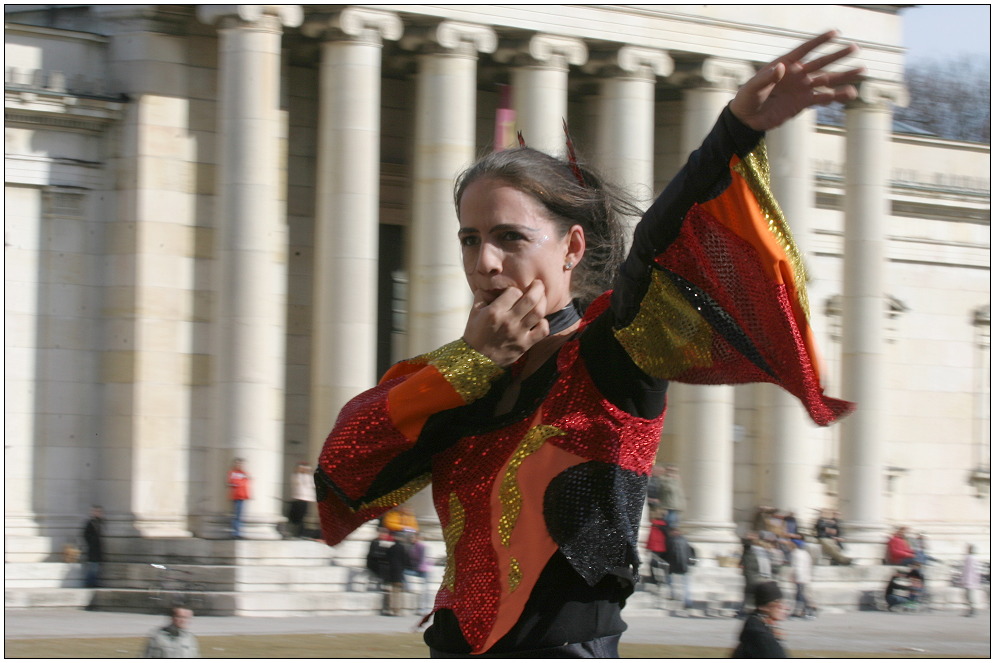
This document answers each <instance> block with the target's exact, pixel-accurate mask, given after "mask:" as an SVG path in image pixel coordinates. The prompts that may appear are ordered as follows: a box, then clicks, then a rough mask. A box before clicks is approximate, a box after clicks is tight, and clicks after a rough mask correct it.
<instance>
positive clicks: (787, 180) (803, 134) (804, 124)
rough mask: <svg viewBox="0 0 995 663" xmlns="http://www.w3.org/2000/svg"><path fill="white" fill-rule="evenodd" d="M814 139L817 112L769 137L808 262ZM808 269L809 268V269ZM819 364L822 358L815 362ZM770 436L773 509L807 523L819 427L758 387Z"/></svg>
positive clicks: (774, 179) (793, 403) (785, 396)
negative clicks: (786, 512) (806, 251)
mask: <svg viewBox="0 0 995 663" xmlns="http://www.w3.org/2000/svg"><path fill="white" fill-rule="evenodd" d="M814 136H815V111H814V110H807V111H803V112H802V113H801V114H799V115H797V116H796V117H795V118H794V119H792V120H790V121H788V122H787V123H786V124H784V125H782V126H781V127H778V128H777V129H775V130H773V131H771V132H769V133H768V135H767V155H768V159H769V163H770V170H771V189H772V190H773V193H774V196H775V197H776V198H777V201H778V203H779V204H780V205H781V210H782V211H783V212H784V216H785V218H786V219H787V220H788V224H789V226H790V227H791V233H792V235H793V236H794V239H795V244H796V245H797V246H798V250H799V252H800V253H801V256H802V260H803V261H805V249H806V247H807V246H808V245H809V235H810V233H811V218H812V211H813V208H814V207H815V180H814V173H813V169H812V154H811V151H810V146H811V144H812V139H813V137H814ZM806 266H808V265H806ZM816 360H818V358H816ZM756 389H757V390H758V391H759V392H760V398H759V399H758V400H759V402H760V403H761V404H762V407H763V409H764V411H763V417H762V418H763V420H764V422H765V428H766V431H764V432H763V433H762V434H761V436H760V438H761V439H764V440H768V441H769V444H770V470H771V471H770V473H769V475H767V481H768V485H769V486H770V488H769V497H768V496H766V495H765V496H763V497H768V498H769V500H770V502H769V503H770V504H772V505H774V506H776V507H779V508H782V509H789V510H793V511H794V512H795V516H796V517H797V518H799V519H802V520H806V521H807V519H808V516H809V514H810V513H811V512H810V511H809V510H808V508H809V507H816V506H818V505H817V504H816V503H815V500H816V498H817V496H816V494H815V493H814V491H813V487H815V486H818V485H820V484H818V483H817V481H816V469H815V468H816V467H817V466H818V465H819V457H818V452H819V449H818V447H817V446H816V444H815V439H814V435H813V434H814V431H815V430H816V428H817V426H816V425H815V424H814V423H813V422H812V420H811V419H810V418H809V416H808V414H807V413H806V412H805V408H804V407H803V406H802V404H801V402H799V400H798V399H797V398H795V397H794V396H792V395H791V394H789V393H788V392H786V391H784V390H783V389H780V388H778V387H775V386H774V385H766V384H763V385H757V386H756Z"/></svg>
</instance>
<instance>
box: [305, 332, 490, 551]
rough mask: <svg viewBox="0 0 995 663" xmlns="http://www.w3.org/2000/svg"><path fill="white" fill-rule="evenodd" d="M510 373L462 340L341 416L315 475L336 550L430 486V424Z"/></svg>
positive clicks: (400, 368) (388, 379) (398, 371)
mask: <svg viewBox="0 0 995 663" xmlns="http://www.w3.org/2000/svg"><path fill="white" fill-rule="evenodd" d="M503 374H504V369H502V368H501V367H500V366H498V365H497V364H495V363H494V362H493V361H491V360H490V359H488V358H487V357H485V356H484V355H482V354H481V353H479V352H477V351H476V350H474V349H472V348H471V347H469V346H468V345H467V344H466V343H465V342H464V341H462V340H460V341H454V342H452V343H450V344H448V345H446V346H443V347H442V348H439V349H438V350H435V351H433V352H430V353H428V354H424V355H421V356H419V357H416V358H414V359H410V360H407V361H403V362H400V363H399V364H397V365H395V366H394V367H393V368H391V370H390V371H388V372H387V374H386V375H385V376H384V377H383V379H382V380H381V381H380V384H379V385H377V386H376V387H374V388H373V389H370V390H368V391H366V392H364V393H362V394H360V395H359V396H357V397H355V398H354V399H352V400H351V401H350V402H349V403H348V404H346V406H345V407H343V408H342V411H341V412H340V413H339V417H338V420H337V421H336V423H335V427H334V428H333V429H332V432H331V434H330V435H329V436H328V439H327V440H326V441H325V446H324V448H323V449H322V452H321V456H320V457H319V459H318V469H317V471H316V472H315V485H316V488H317V497H318V511H319V514H320V515H321V525H322V532H323V534H324V537H325V541H326V542H327V543H328V544H329V545H335V544H336V543H338V542H339V541H341V540H342V539H344V538H345V537H346V536H347V535H348V534H349V533H350V532H352V531H353V530H355V529H356V528H357V527H359V526H360V525H361V524H363V523H364V522H366V521H367V520H370V519H373V518H376V517H378V516H380V515H382V514H383V513H384V512H386V511H388V510H389V509H391V508H393V507H395V506H397V505H399V504H401V503H403V502H405V501H406V500H407V499H409V498H410V497H411V496H412V495H414V494H415V493H416V492H418V491H419V490H421V489H422V488H424V487H425V486H426V485H427V484H428V483H429V481H430V479H431V476H430V465H431V453H432V446H431V444H429V443H427V442H428V441H426V440H422V439H421V438H422V437H423V435H422V434H423V432H424V430H425V428H426V423H427V422H428V421H429V420H430V419H431V418H432V417H433V416H434V415H437V414H439V413H442V412H445V411H447V410H452V409H454V408H458V407H461V406H464V405H468V404H470V403H472V402H474V401H476V400H478V399H479V398H481V397H482V396H484V395H485V394H486V393H487V392H488V391H489V390H490V388H491V385H492V384H493V383H494V381H495V380H497V379H498V378H499V377H501V376H502V375H503Z"/></svg>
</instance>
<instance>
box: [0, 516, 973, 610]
mask: <svg viewBox="0 0 995 663" xmlns="http://www.w3.org/2000/svg"><path fill="white" fill-rule="evenodd" d="M370 535H372V533H370ZM360 536H362V531H361V534H360ZM6 544H7V553H8V554H7V561H6V562H5V564H4V606H5V607H7V608H57V607H88V608H89V609H95V610H106V611H118V612H142V613H150V612H160V611H164V610H165V609H166V607H167V605H168V603H169V602H170V601H171V600H173V599H175V598H176V594H172V593H167V595H165V596H163V595H161V593H160V595H159V598H158V599H157V598H156V593H157V592H156V587H157V585H160V584H161V583H162V581H163V577H164V576H167V575H168V577H169V578H172V582H169V583H167V589H169V590H175V591H176V592H177V593H182V594H184V596H183V599H184V601H185V602H187V603H189V604H190V605H191V607H193V608H194V610H195V612H196V613H197V614H202V615H219V616H220V615H240V616H256V617H291V616H299V615H316V614H318V615H321V614H327V615H335V614H346V613H360V614H375V613H376V612H378V611H379V610H380V608H381V601H382V596H381V594H380V592H379V591H375V589H376V588H375V587H373V586H372V585H371V584H370V580H369V576H368V574H367V573H366V571H365V559H366V551H367V548H368V546H369V543H368V540H362V539H361V538H357V539H356V540H348V541H345V542H343V543H342V544H340V545H338V546H336V547H335V548H329V547H327V546H325V545H324V544H322V543H319V542H315V541H305V540H287V541H217V540H207V539H194V538H185V539H137V538H135V539H113V538H111V539H108V545H107V547H108V557H109V560H110V561H108V562H106V563H105V564H104V565H103V586H102V587H101V588H99V589H84V588H82V584H83V572H82V568H81V564H79V563H65V562H61V561H51V560H52V559H55V558H57V557H58V555H57V554H56V553H54V552H53V551H48V552H47V553H46V554H43V553H44V551H41V552H38V551H35V553H29V552H26V551H25V550H24V549H23V547H21V548H19V547H18V545H13V546H11V540H10V539H8V540H7V541H6ZM426 545H428V546H429V554H430V555H431V556H432V558H433V559H438V558H440V557H442V556H443V545H442V543H441V542H439V541H428V542H426ZM726 563H728V562H726ZM153 564H157V565H160V566H164V567H166V568H167V569H168V571H164V570H163V569H160V568H156V567H153V566H152V565H153ZM643 570H644V572H648V569H647V568H645V567H644V569H643ZM442 571H443V567H442V566H435V567H433V569H432V577H430V579H429V582H428V583H427V586H420V584H419V581H417V580H416V581H413V583H412V588H411V590H412V592H413V593H412V594H411V595H410V596H409V597H408V603H409V606H410V607H411V608H413V607H414V606H415V605H416V604H417V602H418V601H419V598H420V599H421V601H423V603H422V605H425V602H430V599H429V596H430V595H431V593H432V592H434V588H435V587H437V586H438V584H439V582H440V580H441V577H442ZM789 571H790V570H789V569H788V568H784V569H782V576H781V578H780V579H779V580H780V582H781V589H782V591H783V592H784V594H785V597H786V599H788V600H789V601H790V600H791V599H793V597H794V586H793V584H792V583H791V582H790V581H789V580H788V578H789ZM893 571H894V567H889V566H881V565H879V564H873V565H867V566H825V565H817V566H815V567H814V568H813V583H812V585H811V587H810V588H809V592H810V596H811V597H812V600H813V601H814V603H815V604H816V605H817V606H818V607H819V609H820V610H821V611H823V612H844V611H846V612H849V611H856V610H860V609H869V608H872V606H873V605H874V599H873V596H874V595H875V594H876V593H880V592H881V591H882V590H883V589H884V586H885V584H886V583H887V581H888V579H889V578H890V577H891V574H892V573H893ZM949 577H950V570H949V568H948V567H946V566H944V565H939V566H931V567H928V568H927V578H928V588H929V590H930V591H931V592H932V597H933V601H932V607H933V608H935V609H944V608H948V609H954V608H957V607H960V605H961V602H962V598H963V592H962V591H961V590H959V589H957V588H955V587H952V586H950V583H949ZM691 582H692V588H691V593H692V596H693V597H694V608H693V611H692V612H693V613H696V614H701V615H714V616H728V615H731V614H734V613H735V611H736V609H738V607H739V604H740V602H741V601H742V595H743V594H742V582H743V580H742V574H741V572H740V570H739V569H738V568H734V567H732V566H720V565H719V564H717V563H716V560H714V559H709V558H705V559H701V560H699V563H698V565H697V566H695V567H694V569H693V571H692V576H691ZM415 594H417V595H419V596H416V595H415ZM423 594H428V595H429V596H422V595H423ZM668 596H669V592H668V591H667V590H666V588H663V589H662V591H660V588H658V586H656V585H654V584H649V583H644V584H640V586H639V588H638V590H637V591H636V593H635V594H634V595H633V596H632V597H630V599H629V600H628V602H627V608H626V613H627V614H659V613H660V611H671V612H677V611H680V609H681V607H682V606H681V602H680V601H671V600H670V599H669V598H668Z"/></svg>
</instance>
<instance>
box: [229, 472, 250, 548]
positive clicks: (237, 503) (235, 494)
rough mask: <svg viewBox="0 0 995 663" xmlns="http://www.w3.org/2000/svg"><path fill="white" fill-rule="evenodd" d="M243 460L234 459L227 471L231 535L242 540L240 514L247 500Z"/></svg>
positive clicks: (247, 493)
mask: <svg viewBox="0 0 995 663" xmlns="http://www.w3.org/2000/svg"><path fill="white" fill-rule="evenodd" d="M244 464H245V460H244V459H242V458H236V459H235V460H234V461H232V464H231V470H229V471H228V498H229V499H230V500H231V503H232V517H231V535H232V538H233V539H241V538H242V514H243V513H244V509H245V500H247V499H249V474H248V473H247V472H246V471H245V467H244Z"/></svg>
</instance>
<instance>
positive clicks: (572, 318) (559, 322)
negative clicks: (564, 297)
mask: <svg viewBox="0 0 995 663" xmlns="http://www.w3.org/2000/svg"><path fill="white" fill-rule="evenodd" d="M546 320H547V321H548V322H549V335H550V336H552V335H553V334H558V333H560V332H561V331H563V330H564V329H569V328H570V327H571V326H573V324H574V323H576V322H577V321H578V320H580V313H579V312H578V311H577V307H576V306H575V305H574V303H573V301H572V300H571V302H570V303H569V304H567V305H566V306H564V307H563V308H561V309H560V310H559V311H557V312H556V313H550V314H549V315H547V316H546Z"/></svg>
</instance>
